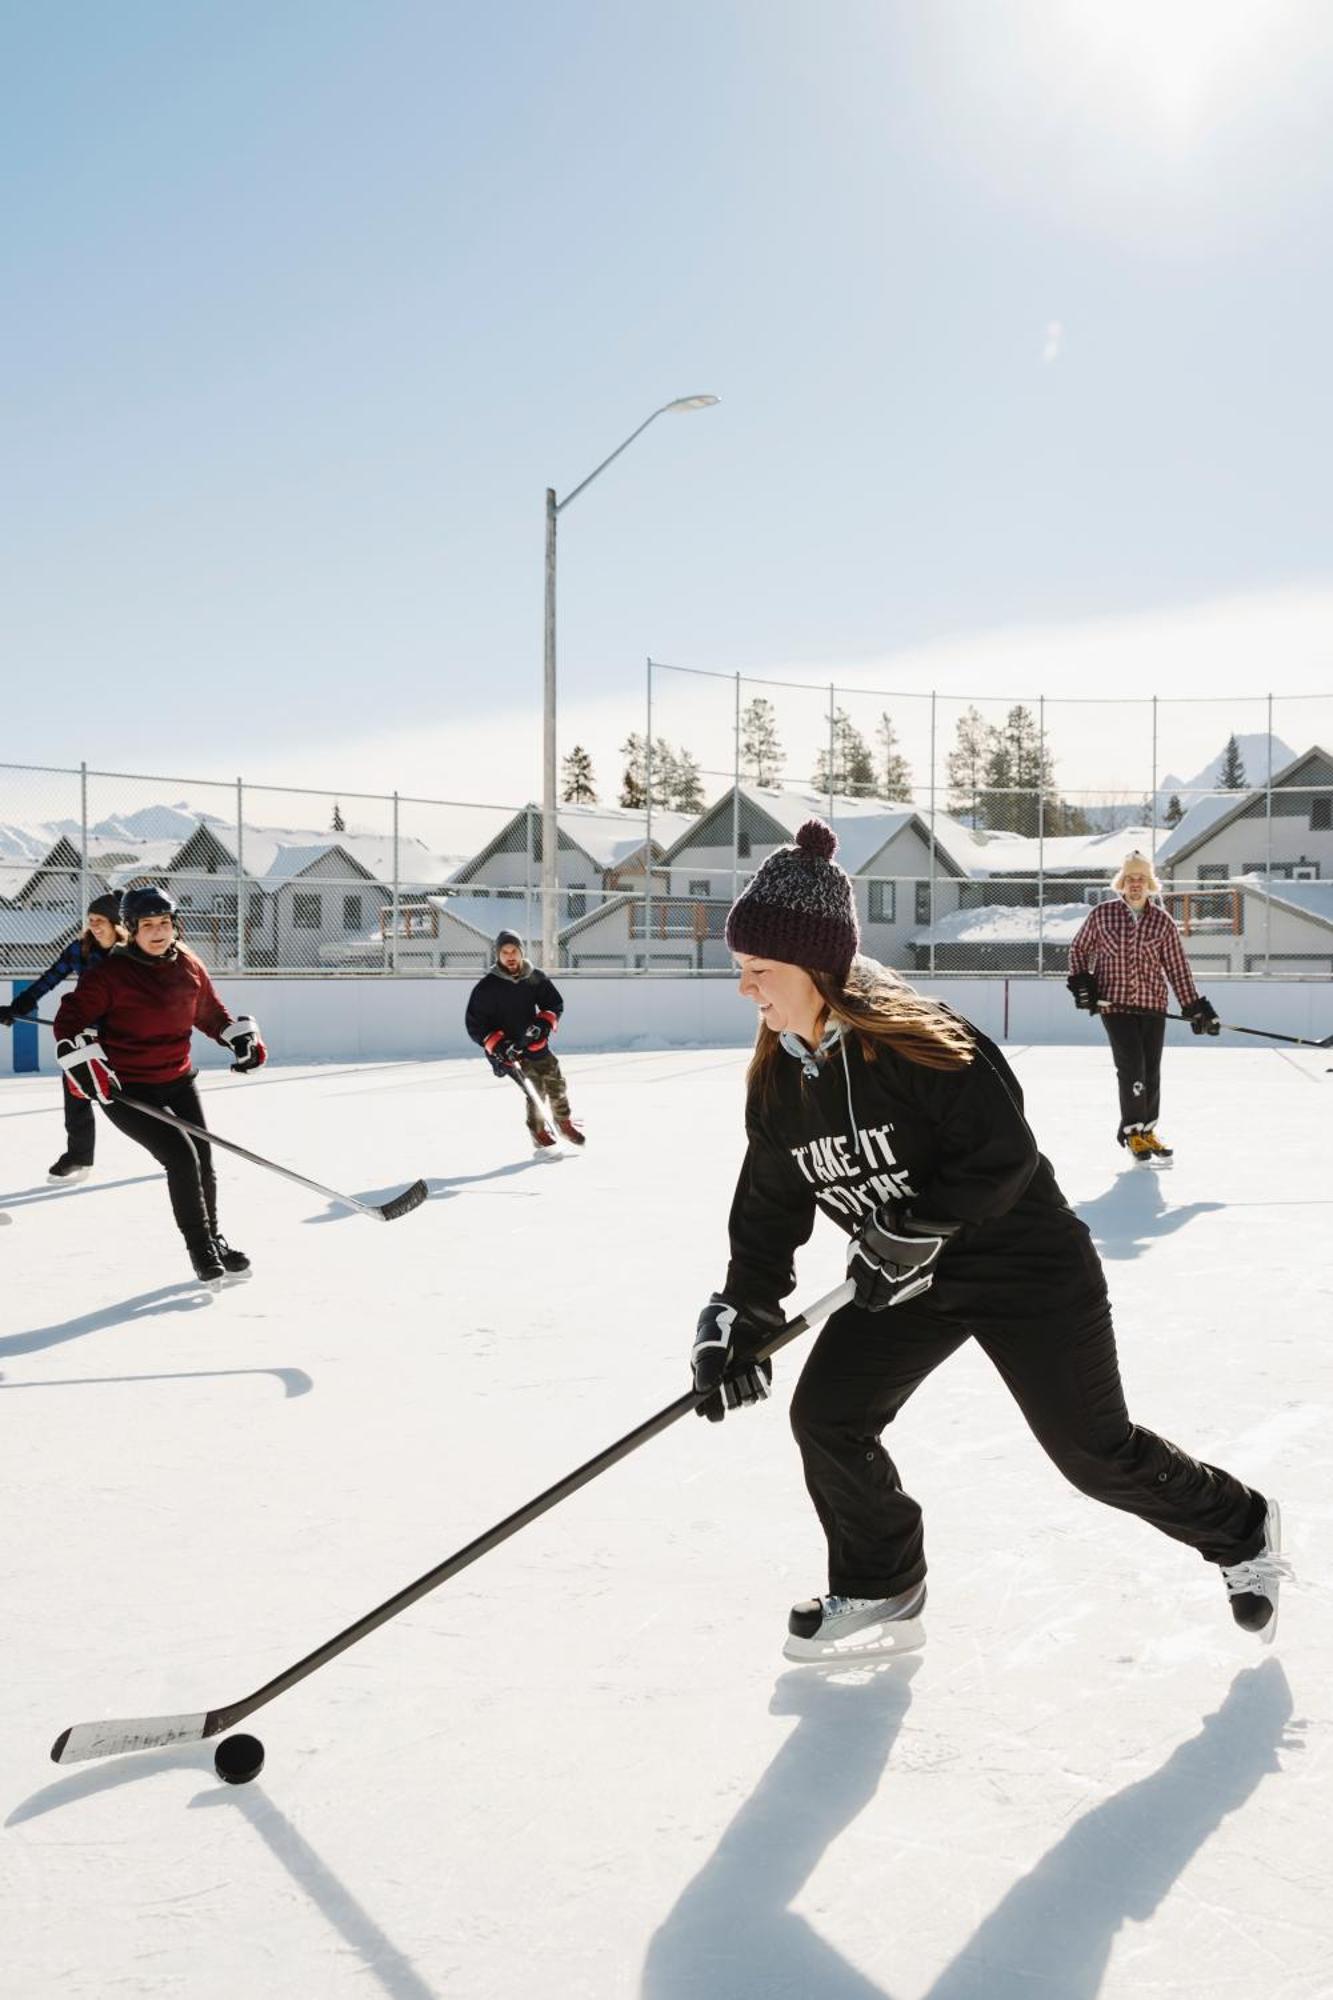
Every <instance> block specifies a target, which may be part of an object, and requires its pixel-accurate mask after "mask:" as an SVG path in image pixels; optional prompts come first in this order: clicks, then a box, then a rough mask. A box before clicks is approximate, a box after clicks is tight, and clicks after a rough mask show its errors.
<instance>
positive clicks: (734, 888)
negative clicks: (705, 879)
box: [731, 674, 741, 903]
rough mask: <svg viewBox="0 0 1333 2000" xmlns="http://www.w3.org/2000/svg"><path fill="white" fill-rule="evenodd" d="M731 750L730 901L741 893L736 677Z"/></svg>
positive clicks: (738, 681) (738, 696) (738, 692)
mask: <svg viewBox="0 0 1333 2000" xmlns="http://www.w3.org/2000/svg"><path fill="white" fill-rule="evenodd" d="M731 727H732V735H733V737H734V739H735V740H734V742H733V743H732V750H731V900H732V902H733V903H734V902H735V900H736V898H737V896H739V895H740V893H741V677H740V675H739V674H737V676H736V704H735V714H734V716H733V718H732V725H731Z"/></svg>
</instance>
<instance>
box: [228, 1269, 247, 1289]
mask: <svg viewBox="0 0 1333 2000" xmlns="http://www.w3.org/2000/svg"><path fill="white" fill-rule="evenodd" d="M253 1276H254V1272H253V1271H224V1272H223V1274H222V1284H223V1285H224V1286H228V1287H230V1286H232V1285H248V1284H249V1282H250V1280H251V1278H253Z"/></svg>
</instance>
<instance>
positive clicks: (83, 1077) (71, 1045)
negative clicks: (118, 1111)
mask: <svg viewBox="0 0 1333 2000" xmlns="http://www.w3.org/2000/svg"><path fill="white" fill-rule="evenodd" d="M56 1061H57V1062H58V1063H59V1064H60V1067H61V1069H63V1070H64V1072H65V1075H66V1077H67V1078H68V1079H69V1087H70V1089H71V1090H72V1091H73V1093H74V1095H75V1096H76V1097H86V1098H89V1099H90V1100H91V1101H92V1102H93V1103H96V1104H110V1102H111V1100H112V1098H113V1097H115V1096H116V1095H117V1094H118V1093H119V1090H120V1078H119V1077H118V1076H117V1075H116V1072H115V1071H114V1070H113V1069H112V1067H111V1065H110V1063H109V1062H108V1061H107V1059H106V1057H105V1055H104V1054H103V1053H102V1046H101V1044H100V1042H99V1041H98V1039H97V1030H96V1028H85V1029H84V1030H83V1033H82V1034H80V1035H72V1036H70V1037H69V1038H68V1039H67V1040H66V1041H62V1042H57V1043H56Z"/></svg>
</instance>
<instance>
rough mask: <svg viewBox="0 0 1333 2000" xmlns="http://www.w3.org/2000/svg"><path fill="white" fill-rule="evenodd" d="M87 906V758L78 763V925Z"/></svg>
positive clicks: (81, 925)
mask: <svg viewBox="0 0 1333 2000" xmlns="http://www.w3.org/2000/svg"><path fill="white" fill-rule="evenodd" d="M87 908H88V760H87V758H86V757H85V758H84V759H83V761H82V762H81V763H80V765H79V907H78V911H77V913H76V914H77V916H78V920H79V927H80V929H82V927H83V917H84V912H85V911H86V910H87Z"/></svg>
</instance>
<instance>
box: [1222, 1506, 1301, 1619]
mask: <svg viewBox="0 0 1333 2000" xmlns="http://www.w3.org/2000/svg"><path fill="white" fill-rule="evenodd" d="M1219 1567H1220V1568H1221V1571H1222V1581H1223V1583H1224V1584H1225V1585H1226V1587H1227V1595H1228V1596H1229V1597H1230V1599H1231V1615H1232V1617H1233V1618H1234V1619H1235V1621H1236V1623H1237V1624H1238V1625H1239V1626H1240V1627H1241V1630H1242V1631H1245V1632H1257V1633H1258V1634H1259V1637H1260V1638H1261V1639H1262V1640H1263V1643H1264V1644H1265V1646H1271V1645H1272V1643H1273V1641H1274V1639H1275V1638H1276V1637H1277V1594H1278V1590H1279V1588H1280V1587H1281V1585H1282V1584H1283V1582H1287V1583H1292V1582H1294V1580H1295V1577H1294V1572H1293V1570H1292V1567H1291V1564H1290V1563H1289V1562H1288V1561H1287V1559H1286V1557H1285V1556H1284V1555H1283V1553H1282V1511H1281V1509H1280V1508H1279V1506H1278V1504H1277V1501H1276V1500H1270V1501H1269V1503H1268V1512H1267V1514H1266V1515H1265V1516H1264V1545H1263V1548H1262V1549H1261V1550H1260V1551H1259V1553H1258V1555H1257V1556H1251V1557H1250V1559H1249V1561H1248V1562H1239V1563H1222V1564H1220V1565H1219Z"/></svg>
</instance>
